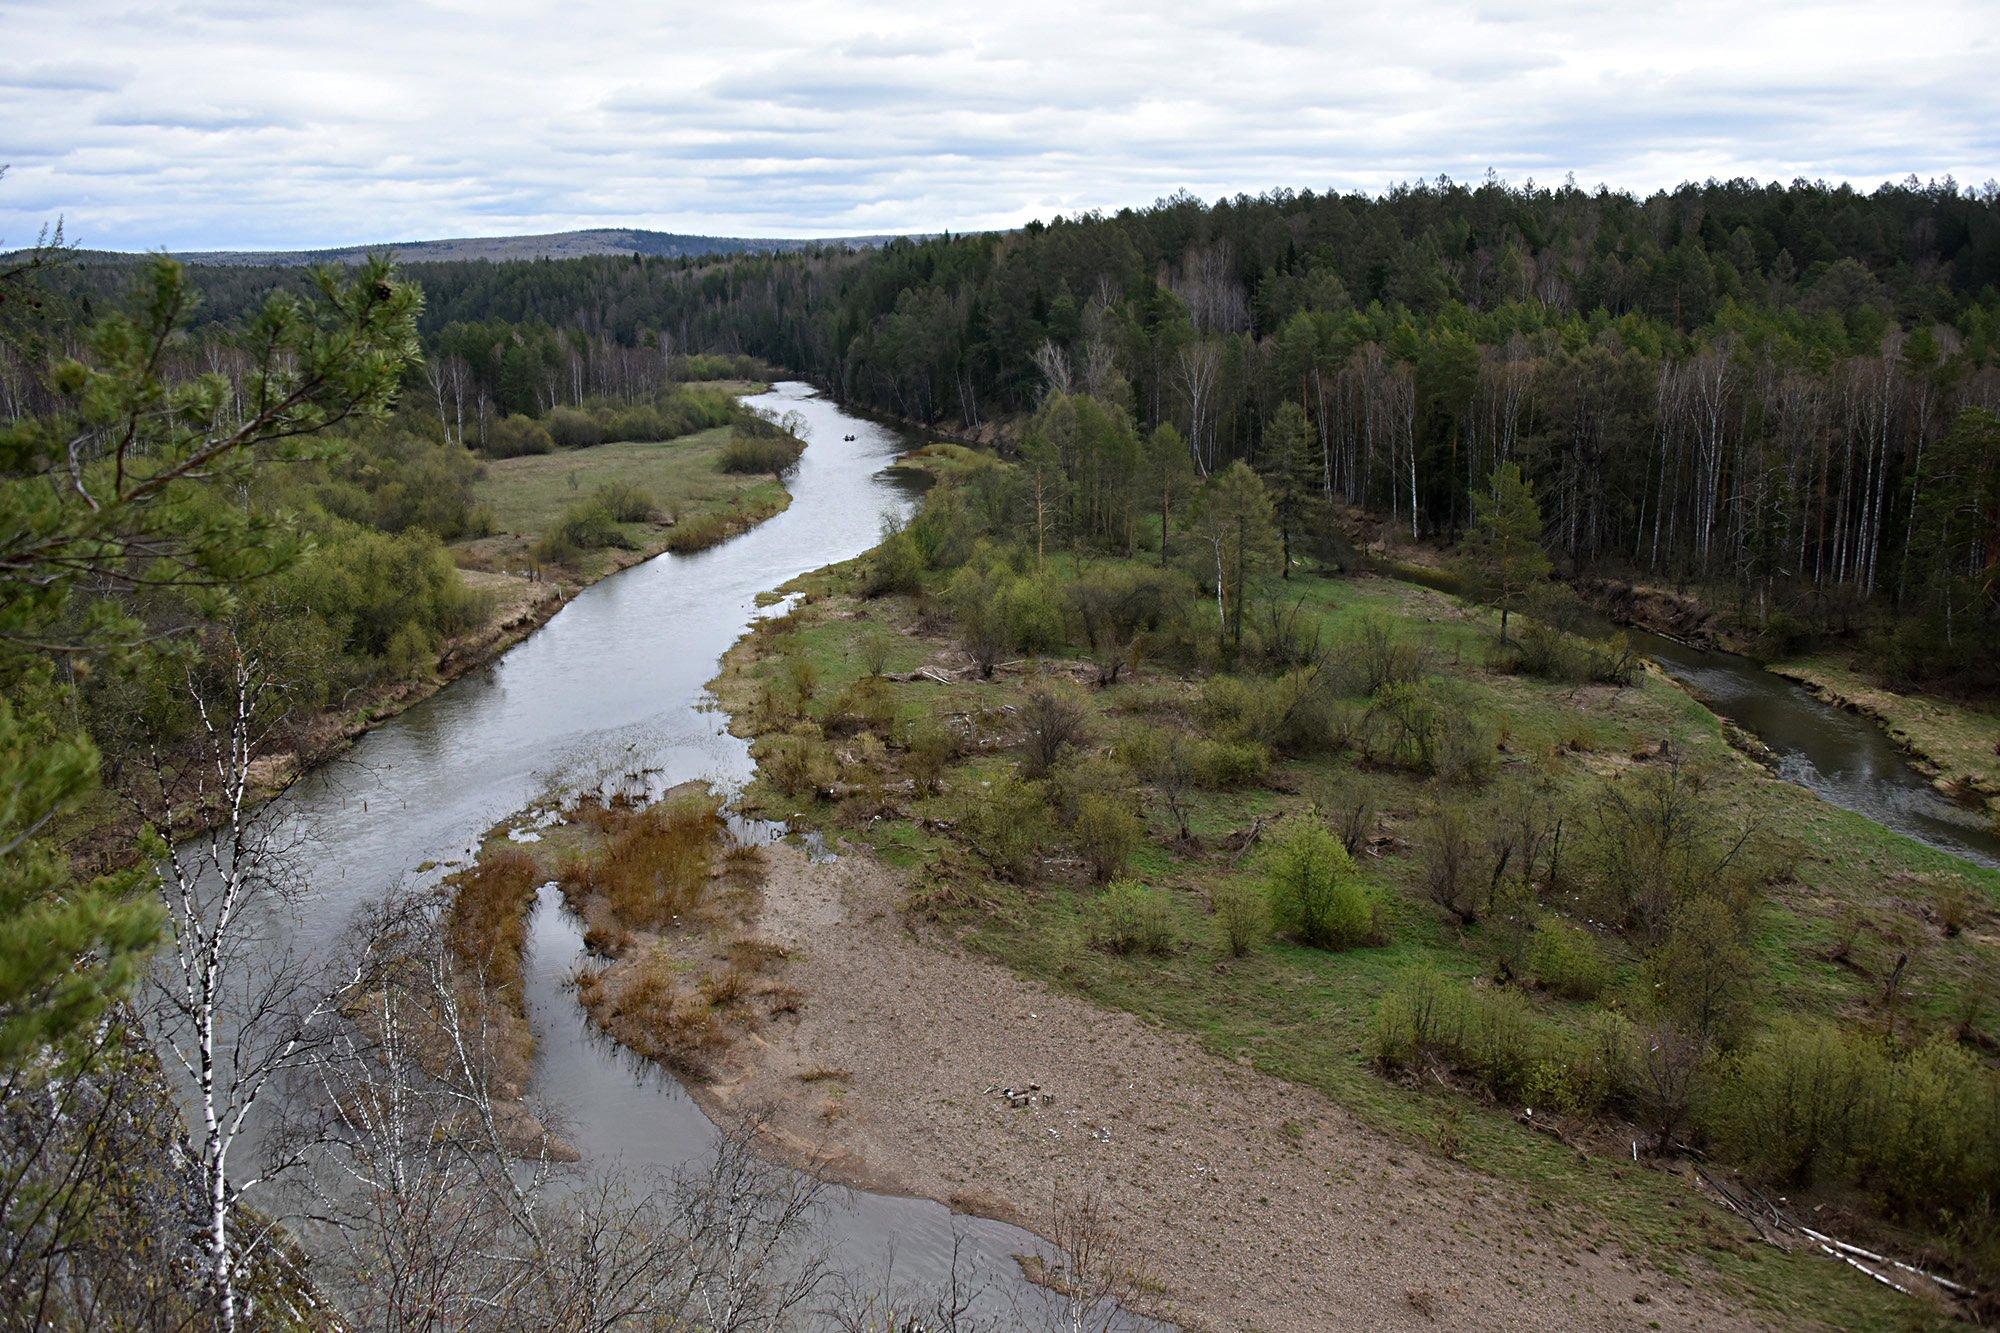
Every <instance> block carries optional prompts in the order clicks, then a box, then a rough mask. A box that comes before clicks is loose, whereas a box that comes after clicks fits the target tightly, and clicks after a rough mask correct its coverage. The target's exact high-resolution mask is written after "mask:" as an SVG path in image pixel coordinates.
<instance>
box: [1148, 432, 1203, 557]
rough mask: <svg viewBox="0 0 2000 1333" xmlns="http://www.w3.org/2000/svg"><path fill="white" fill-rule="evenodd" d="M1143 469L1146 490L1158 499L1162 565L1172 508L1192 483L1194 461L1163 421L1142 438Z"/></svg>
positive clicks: (1179, 434)
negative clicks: (1144, 470) (1144, 439)
mask: <svg viewBox="0 0 2000 1333" xmlns="http://www.w3.org/2000/svg"><path fill="white" fill-rule="evenodd" d="M1145 469H1146V489H1147V492H1148V493H1149V494H1150V495H1151V496H1152V497H1153V498H1154V499H1156V500H1158V501H1159V502H1160V564H1161V565H1162V566H1165V565H1166V563H1167V559H1168V550H1167V548H1168V545H1169V543H1170V539H1171V537H1172V535H1173V527H1174V508H1175V506H1177V505H1178V504H1180V502H1181V501H1182V500H1184V499H1185V498H1186V497H1187V494H1188V491H1189V490H1190V489H1192V487H1193V486H1194V463H1193V462H1192V460H1190V459H1189V457H1188V446H1187V441H1186V440H1184V439H1182V438H1181V433H1180V432H1179V431H1177V430H1175V429H1174V428H1173V426H1171V425H1170V424H1168V423H1166V422H1164V421H1163V422H1161V423H1160V424H1159V425H1157V426H1155V427H1154V428H1153V433H1152V434H1150V435H1148V436H1147V437H1146V453H1145Z"/></svg>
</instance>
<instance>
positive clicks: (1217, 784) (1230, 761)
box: [1188, 740, 1271, 790]
mask: <svg viewBox="0 0 2000 1333" xmlns="http://www.w3.org/2000/svg"><path fill="white" fill-rule="evenodd" d="M1188 757H1189V761H1190V764H1191V766H1192V770H1193V774H1194V780H1195V781H1196V782H1197V783H1198V784H1200V785H1201V786H1203V787H1211V788H1215V789H1218V790H1227V789H1230V788H1235V787H1250V786H1254V785H1256V784H1257V783H1260V782H1262V781H1263V780H1264V772H1265V770H1266V769H1268V768H1269V767H1270V766H1271V752H1270V751H1269V750H1267V749H1265V748H1264V747H1263V746H1261V745H1258V744H1257V743H1255V742H1254V741H1240V742H1237V741H1204V740H1196V741H1194V742H1192V743H1191V744H1190V745H1189V747H1188Z"/></svg>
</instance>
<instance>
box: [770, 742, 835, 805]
mask: <svg viewBox="0 0 2000 1333" xmlns="http://www.w3.org/2000/svg"><path fill="white" fill-rule="evenodd" d="M763 751H764V752H763V754H762V755H760V756H759V757H758V762H757V767H758V771H759V772H761V773H762V774H763V775H764V777H765V779H766V780H767V781H769V782H770V784H771V785H772V786H774V787H776V788H777V789H778V790H779V791H781V792H783V793H785V795H787V796H791V797H794V798H805V797H815V796H818V795H820V794H821V793H822V792H824V791H826V790H827V789H829V788H830V787H832V786H833V784H834V783H835V782H836V781H838V780H839V776H840V772H839V768H838V766H837V765H836V764H835V763H834V758H833V750H832V748H831V747H829V746H828V745H827V743H826V740H825V738H824V737H822V736H821V735H820V732H819V728H818V727H815V726H813V725H812V724H811V723H801V724H799V725H798V726H795V727H793V728H792V729H791V730H789V731H787V732H785V733H783V734H782V735H778V736H772V737H769V738H767V739H766V740H765V741H764V743H763Z"/></svg>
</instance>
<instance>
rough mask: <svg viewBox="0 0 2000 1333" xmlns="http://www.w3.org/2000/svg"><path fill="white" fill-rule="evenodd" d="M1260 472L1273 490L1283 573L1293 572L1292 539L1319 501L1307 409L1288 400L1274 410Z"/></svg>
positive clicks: (1261, 453)
mask: <svg viewBox="0 0 2000 1333" xmlns="http://www.w3.org/2000/svg"><path fill="white" fill-rule="evenodd" d="M1257 472H1258V475H1259V476H1261V477H1262V478H1263V479H1264V488H1265V490H1267V491H1269V492H1270V496H1271V510H1272V513H1273V514H1274V515H1275V516H1276V518H1277V520H1278V547H1279V560H1278V567H1279V571H1280V574H1281V577H1284V578H1290V577H1291V576H1292V539H1293V538H1294V537H1295V536H1297V535H1299V534H1301V533H1303V532H1304V530H1305V528H1306V525H1307V523H1308V522H1309V521H1310V519H1311V516H1312V514H1313V512H1314V511H1315V510H1316V509H1317V508H1318V504H1319V466H1318V464H1317V462H1316V461H1315V460H1314V458H1313V450H1312V424H1311V423H1310V422H1308V421H1307V420H1306V411H1305V409H1304V408H1303V407H1300V406H1299V405H1298V404H1297V403H1294V402H1290V401H1287V402H1285V403H1284V404H1283V405H1282V406H1280V407H1279V408H1278V410H1277V411H1276V412H1275V413H1273V414H1272V417H1271V422H1270V424H1269V425H1268V426H1266V427H1265V428H1264V447H1263V449H1262V451H1261V452H1260V453H1259V454H1258V456H1257Z"/></svg>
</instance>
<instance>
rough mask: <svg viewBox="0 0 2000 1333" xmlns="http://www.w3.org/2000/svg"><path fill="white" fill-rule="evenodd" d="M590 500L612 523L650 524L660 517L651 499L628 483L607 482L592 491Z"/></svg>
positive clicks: (657, 508) (657, 507)
mask: <svg viewBox="0 0 2000 1333" xmlns="http://www.w3.org/2000/svg"><path fill="white" fill-rule="evenodd" d="M590 499H591V503H592V504H594V505H596V506H597V507H598V508H600V509H602V510H603V511H604V512H605V513H607V514H609V515H610V516H611V521H612V522H613V523H651V522H654V521H656V520H657V519H658V518H659V517H660V510H659V506H657V505H655V504H654V503H653V497H652V496H650V495H648V494H646V492H645V491H643V490H641V489H640V488H639V487H637V486H634V485H633V484H632V483H631V482H629V481H614V482H607V483H606V484H604V485H602V486H599V487H598V488H597V489H596V490H594V491H592V492H591V493H590Z"/></svg>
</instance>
